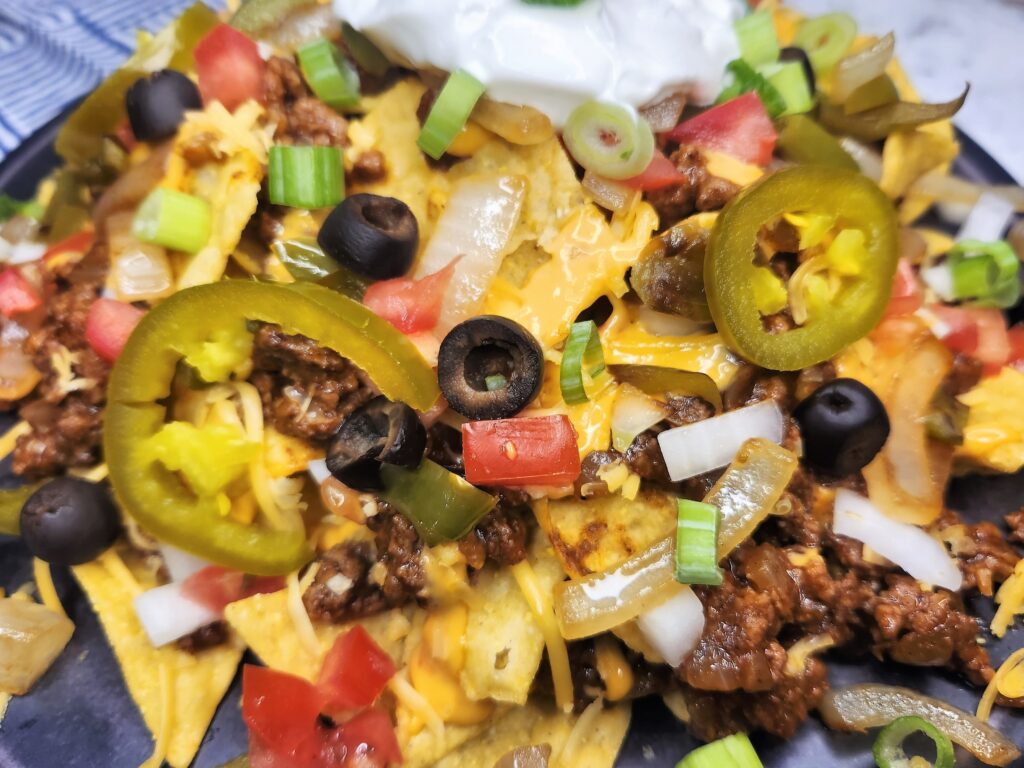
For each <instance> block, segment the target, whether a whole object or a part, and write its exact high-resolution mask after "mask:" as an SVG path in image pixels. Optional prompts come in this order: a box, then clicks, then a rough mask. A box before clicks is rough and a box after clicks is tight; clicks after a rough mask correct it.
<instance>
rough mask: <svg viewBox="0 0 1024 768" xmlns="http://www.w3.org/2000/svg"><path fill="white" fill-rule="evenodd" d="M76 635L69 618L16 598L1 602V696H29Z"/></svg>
mask: <svg viewBox="0 0 1024 768" xmlns="http://www.w3.org/2000/svg"><path fill="white" fill-rule="evenodd" d="M74 631H75V625H74V624H72V623H71V622H70V621H69V620H68V618H67V617H66V616H61V615H60V614H58V613H54V612H53V611H51V610H50V609H49V608H46V607H44V606H42V605H38V604H37V603H33V602H32V601H30V600H21V599H18V598H14V597H8V598H6V599H2V600H0V693H14V694H17V695H19V696H20V695H21V694H23V693H26V692H27V691H28V689H29V688H31V687H32V685H33V684H34V683H35V681H36V680H38V679H39V678H40V677H41V676H42V674H43V673H44V672H46V670H47V669H49V668H50V665H51V664H53V661H54V659H56V658H57V656H59V655H60V652H61V651H62V650H64V646H65V645H67V643H68V640H70V639H71V633H72V632H74Z"/></svg>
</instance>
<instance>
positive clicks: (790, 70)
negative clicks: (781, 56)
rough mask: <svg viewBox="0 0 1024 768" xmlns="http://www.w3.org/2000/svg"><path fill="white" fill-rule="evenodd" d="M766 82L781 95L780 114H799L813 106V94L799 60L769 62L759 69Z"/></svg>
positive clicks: (808, 110)
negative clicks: (781, 107) (782, 107)
mask: <svg viewBox="0 0 1024 768" xmlns="http://www.w3.org/2000/svg"><path fill="white" fill-rule="evenodd" d="M760 72H761V74H762V75H763V76H764V78H765V79H766V80H767V81H768V83H769V84H770V85H771V86H772V87H773V88H775V91H776V93H778V94H779V96H781V97H782V101H783V103H785V105H786V106H785V108H784V109H783V111H782V112H781V113H780V117H781V116H782V115H799V114H802V113H804V112H810V111H811V110H812V109H813V108H814V94H813V93H812V92H811V84H810V83H808V82H807V73H806V72H804V65H803V64H801V63H800V62H799V61H787V62H784V63H782V64H769V65H768V66H766V67H763V68H762V69H761V70H760Z"/></svg>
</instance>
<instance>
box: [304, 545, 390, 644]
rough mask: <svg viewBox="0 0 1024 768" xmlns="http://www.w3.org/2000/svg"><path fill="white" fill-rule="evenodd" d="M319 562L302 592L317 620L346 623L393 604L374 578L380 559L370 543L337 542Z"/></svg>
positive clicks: (307, 606)
mask: <svg viewBox="0 0 1024 768" xmlns="http://www.w3.org/2000/svg"><path fill="white" fill-rule="evenodd" d="M316 562H317V565H318V567H317V571H316V576H315V577H314V578H313V583H312V584H310V585H309V588H308V589H307V590H306V591H305V593H304V594H303V595H302V603H303V605H304V606H305V607H306V611H307V612H308V613H309V616H310V618H312V619H313V620H314V621H328V622H331V623H334V624H344V623H345V622H347V621H352V620H353V619H359V618H362V617H364V616H372V615H374V614H376V613H381V612H383V611H386V610H387V609H388V608H390V607H391V604H390V603H389V601H388V598H387V597H386V596H385V595H384V592H383V590H381V588H380V586H378V585H377V584H375V583H373V581H372V580H371V579H370V569H371V568H373V566H374V563H375V562H376V561H375V559H374V557H373V548H372V547H371V546H370V544H369V543H367V542H365V541H360V542H343V543H341V544H336V545H335V546H333V547H331V548H330V549H328V550H327V551H326V552H324V553H323V554H322V555H320V556H319V557H318V558H317V560H316Z"/></svg>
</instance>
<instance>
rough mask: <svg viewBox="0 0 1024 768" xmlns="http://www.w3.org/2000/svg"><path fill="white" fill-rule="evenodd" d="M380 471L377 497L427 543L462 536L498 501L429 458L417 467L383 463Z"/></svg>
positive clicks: (437, 542) (432, 544)
mask: <svg viewBox="0 0 1024 768" xmlns="http://www.w3.org/2000/svg"><path fill="white" fill-rule="evenodd" d="M380 474H381V479H382V480H383V481H384V491H383V492H382V493H381V494H380V497H381V498H382V499H384V500H385V501H386V502H388V503H389V504H391V505H393V506H394V507H396V508H397V509H398V511H399V512H401V513H402V514H403V515H405V516H406V517H407V518H409V520H410V521H411V522H412V524H413V525H414V526H416V530H417V531H418V532H419V534H420V536H421V537H422V538H423V540H424V541H425V542H426V543H427V545H428V546H434V545H435V544H440V543H442V542H445V541H455V540H456V539H459V538H462V537H463V536H465V535H466V534H467V533H469V532H470V531H471V530H472V528H473V526H474V525H476V524H477V523H478V522H479V521H480V518H482V517H483V516H484V515H486V514H487V513H488V512H490V511H491V509H493V508H494V505H495V504H496V503H497V500H496V499H495V498H494V497H493V496H491V495H490V494H489V493H485V492H484V491H482V490H480V489H479V488H477V487H476V486H474V485H471V484H470V483H468V482H466V481H465V480H464V479H463V478H461V477H459V476H458V475H456V474H454V473H452V472H449V471H448V470H447V469H445V468H444V467H442V466H441V465H440V464H435V463H434V462H432V461H430V459H424V460H423V463H422V464H420V465H419V466H418V467H417V468H416V469H405V468H404V467H396V466H394V465H392V464H383V465H381V472H380Z"/></svg>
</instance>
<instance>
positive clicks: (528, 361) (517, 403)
mask: <svg viewBox="0 0 1024 768" xmlns="http://www.w3.org/2000/svg"><path fill="white" fill-rule="evenodd" d="M437 374H438V383H439V384H440V386H441V393H442V394H443V395H444V397H445V399H446V400H447V401H448V405H449V406H451V408H453V409H454V410H455V411H457V412H458V413H461V414H462V415H463V416H465V417H466V418H468V419H507V418H509V417H510V416H515V415H516V414H517V413H519V411H521V410H523V408H525V407H526V406H527V405H529V404H530V402H532V401H533V400H534V398H536V397H537V395H538V394H539V393H540V387H541V383H542V382H543V377H544V352H543V350H542V349H541V347H540V344H539V343H538V342H537V340H536V339H535V338H534V337H533V336H532V335H531V334H530V332H529V331H527V330H526V329H525V328H523V326H521V325H519V323H516V322H514V321H512V320H508V319H507V318H504V317H498V316H496V315H481V316H480V317H473V318H470V319H469V320H465V321H463V322H462V323H459V324H458V325H457V326H455V327H454V328H452V330H451V331H450V332H449V333H448V335H447V336H445V337H444V341H442V342H441V348H440V350H439V351H438V354H437ZM491 377H501V378H502V379H504V383H503V384H502V385H500V386H497V387H495V388H493V389H492V388H489V387H488V386H487V380H488V379H489V378H491Z"/></svg>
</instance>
